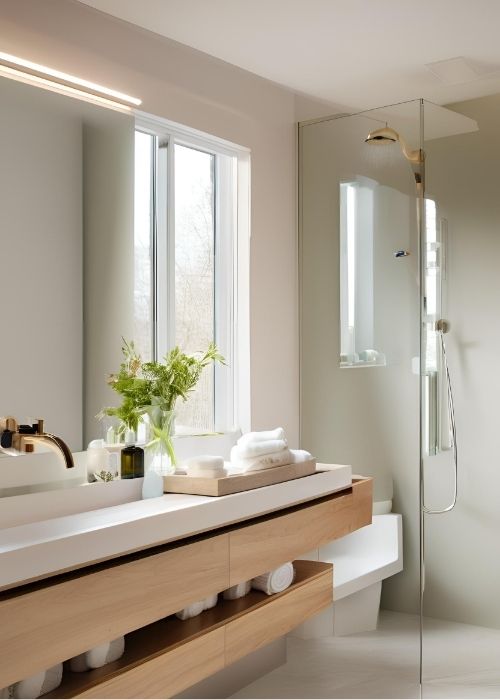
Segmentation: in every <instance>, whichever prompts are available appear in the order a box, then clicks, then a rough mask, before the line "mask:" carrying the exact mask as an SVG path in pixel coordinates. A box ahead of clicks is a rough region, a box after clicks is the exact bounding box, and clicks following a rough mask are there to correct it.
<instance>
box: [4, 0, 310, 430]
mask: <svg viewBox="0 0 500 700" xmlns="http://www.w3.org/2000/svg"><path fill="white" fill-rule="evenodd" d="M0 39H1V44H2V48H3V50H4V51H7V52H10V53H13V54H17V55H21V56H24V57H26V58H30V59H31V60H34V61H37V62H40V63H43V64H46V65H47V64H48V65H50V66H54V67H56V68H60V69H62V70H64V71H66V72H68V73H73V74H75V75H79V76H83V77H85V78H87V79H90V80H95V81H96V82H99V83H101V84H104V85H109V86H112V87H114V88H116V89H119V90H122V91H124V92H126V93H128V94H131V95H135V96H137V97H140V98H141V99H142V100H143V104H142V106H141V109H143V110H144V111H145V112H150V113H153V114H157V115H160V116H163V117H166V118H168V119H171V120H174V121H177V122H180V123H182V124H187V125H189V126H191V127H194V128H197V129H200V130H202V131H205V132H208V133H211V134H215V135H217V136H220V137H223V138H226V139H228V140H230V141H233V142H235V143H239V144H242V145H244V146H247V147H249V148H250V149H251V151H252V210H251V217H252V239H251V278H250V281H251V362H252V367H251V370H252V384H251V393H252V423H253V427H254V428H264V427H268V426H272V425H277V424H282V425H283V426H284V427H285V428H286V430H287V431H288V433H289V435H290V438H291V441H292V442H293V443H295V442H296V441H297V439H298V414H299V406H298V312H297V309H298V301H297V296H298V290H297V243H296V190H295V187H296V176H295V172H296V169H295V150H296V149H295V138H296V134H295V119H296V113H295V98H294V95H293V93H291V92H289V91H287V90H285V89H282V88H280V87H279V86H276V85H275V84H273V83H271V82H268V81H266V80H263V79H261V78H258V77H257V76H254V75H252V74H250V73H247V72H245V71H242V70H240V69H238V68H235V67H233V66H230V65H229V64H226V63H224V62H222V61H219V60H217V59H214V58H212V57H209V56H207V55H205V54H202V53H200V52H197V51H194V50H192V49H190V48H187V47H185V46H182V45H180V44H176V43H175V42H172V41H169V40H167V39H164V38H163V37H160V36H157V35H155V34H152V33H149V32H146V31H144V30H141V29H138V28H135V27H133V26H132V25H128V24H126V23H123V22H121V21H119V20H116V19H114V18H111V17H108V16H107V15H103V14H100V13H99V12H96V11H94V10H92V9H90V8H88V7H84V6H82V5H80V4H78V3H77V2H72V1H70V0H48V1H47V2H43V3H40V2H39V1H37V0H3V2H2V7H1V16H0ZM306 103H307V100H301V110H300V113H299V114H298V118H301V117H302V115H303V114H305V113H306V109H307V104H306Z"/></svg>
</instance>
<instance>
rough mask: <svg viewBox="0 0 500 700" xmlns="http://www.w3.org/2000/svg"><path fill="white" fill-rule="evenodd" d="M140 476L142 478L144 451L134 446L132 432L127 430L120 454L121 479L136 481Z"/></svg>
mask: <svg viewBox="0 0 500 700" xmlns="http://www.w3.org/2000/svg"><path fill="white" fill-rule="evenodd" d="M141 476H144V450H143V449H142V448H140V447H137V445H136V444H135V435H134V432H133V431H132V430H127V432H126V434H125V447H124V448H123V450H122V454H121V478H122V479H137V478H138V477H141Z"/></svg>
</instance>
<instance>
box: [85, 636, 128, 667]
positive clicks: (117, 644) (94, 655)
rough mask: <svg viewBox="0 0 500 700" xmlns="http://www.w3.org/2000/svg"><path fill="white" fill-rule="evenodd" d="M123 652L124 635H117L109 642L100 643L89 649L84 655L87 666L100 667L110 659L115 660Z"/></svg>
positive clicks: (109, 661) (108, 662) (110, 660)
mask: <svg viewBox="0 0 500 700" xmlns="http://www.w3.org/2000/svg"><path fill="white" fill-rule="evenodd" d="M124 652H125V637H118V638H117V639H113V641H111V642H106V643H105V644H100V645H99V646H97V647H94V648H93V649H90V650H89V651H88V652H87V653H86V654H85V656H86V657H87V663H88V665H89V668H100V667H101V666H105V665H106V664H110V663H111V662H112V661H116V660H117V659H119V658H120V657H121V656H123V653H124Z"/></svg>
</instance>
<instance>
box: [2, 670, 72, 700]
mask: <svg viewBox="0 0 500 700" xmlns="http://www.w3.org/2000/svg"><path fill="white" fill-rule="evenodd" d="M62 673H63V665H62V664H57V665H56V666H52V668H49V669H47V671H40V673H36V674H35V675H34V676H30V677H29V678H25V679H24V680H22V681H19V682H18V683H14V685H12V686H11V697H13V698H38V697H40V695H45V693H50V691H51V690H55V689H56V688H58V687H59V686H60V685H61V681H62Z"/></svg>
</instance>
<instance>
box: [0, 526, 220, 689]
mask: <svg viewBox="0 0 500 700" xmlns="http://www.w3.org/2000/svg"><path fill="white" fill-rule="evenodd" d="M228 554H229V541H228V534H224V535H219V536H217V537H210V538H207V539H204V540H200V541H196V542H193V543H191V544H186V545H183V546H178V547H172V548H171V549H167V550H164V551H161V552H159V553H155V554H151V555H149V556H138V557H137V558H129V559H128V560H126V561H125V562H124V563H120V560H118V561H116V562H113V563H111V564H110V562H107V563H106V564H105V565H98V566H96V567H95V568H94V570H91V571H90V572H88V573H80V574H71V575H68V576H62V577H60V580H59V582H57V583H54V581H50V582H49V583H48V584H46V585H43V586H41V587H35V589H34V590H30V591H28V592H22V590H21V591H19V592H17V593H15V594H11V595H8V594H3V595H2V596H0V620H2V624H1V625H0V659H1V664H0V687H5V686H7V685H9V684H10V683H13V682H15V681H18V680H19V679H21V678H26V677H27V676H30V675H31V674H33V673H36V672H38V671H40V670H42V669H46V668H50V667H51V666H52V665H54V664H55V663H58V662H59V661H61V660H62V659H68V658H70V657H72V656H76V655H77V654H80V653H82V652H84V651H86V650H87V649H90V648H92V647H94V646H96V645H98V644H102V643H103V642H105V641H108V640H110V639H115V638H116V637H119V636H120V635H123V634H126V633H127V632H131V631H132V630H135V629H138V628H140V627H144V626H145V625H148V624H150V623H151V622H154V621H155V620H159V619H161V618H163V617H165V616H167V615H170V614H172V613H174V612H176V611H177V610H180V609H181V608H182V607H184V606H185V605H187V604H189V603H191V602H192V601H193V600H199V599H200V598H203V597H205V596H207V595H209V594H211V593H216V592H218V591H221V590H224V589H225V588H227V587H228V578H229V556H228ZM61 579H62V580H61Z"/></svg>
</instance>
